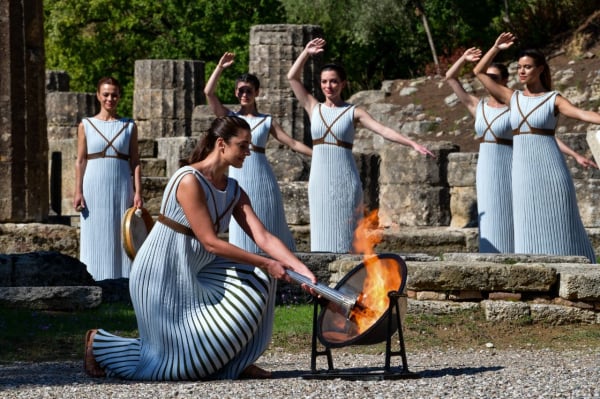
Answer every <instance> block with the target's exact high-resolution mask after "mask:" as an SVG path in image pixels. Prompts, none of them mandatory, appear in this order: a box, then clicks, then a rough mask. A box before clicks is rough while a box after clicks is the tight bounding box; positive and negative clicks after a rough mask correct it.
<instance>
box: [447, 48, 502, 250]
mask: <svg viewBox="0 0 600 399" xmlns="http://www.w3.org/2000/svg"><path fill="white" fill-rule="evenodd" d="M480 58H481V50H479V49H478V48H475V47H472V48H469V49H467V50H466V51H465V52H464V54H463V55H462V56H461V57H460V58H459V59H458V60H457V61H456V62H455V63H454V64H453V65H452V67H450V69H448V72H446V82H447V83H448V85H449V86H450V87H451V88H452V90H454V93H455V94H456V96H457V97H458V99H459V100H460V102H461V103H462V104H463V105H464V106H465V107H466V108H467V110H468V111H469V113H470V114H471V115H472V116H473V117H474V118H475V133H476V135H477V138H478V139H479V141H480V144H479V157H478V159H477V173H476V178H475V182H476V187H477V213H478V225H479V252H485V253H494V252H499V253H512V252H514V226H513V209H512V190H511V173H512V172H511V169H512V145H513V142H512V129H511V127H510V112H509V108H508V106H507V105H506V104H504V103H501V102H499V101H498V100H496V99H495V98H494V97H493V96H488V97H486V98H483V99H479V98H477V97H476V96H474V95H472V94H469V93H467V92H466V90H465V89H464V88H463V86H462V84H461V83H460V82H459V80H458V74H459V72H460V70H461V69H462V67H463V66H464V64H465V63H466V62H476V61H479V59H480ZM486 74H487V76H489V77H490V78H491V79H493V80H494V81H495V82H498V83H499V84H501V85H503V86H506V84H507V83H508V68H506V66H505V65H504V64H501V63H493V64H491V65H490V66H489V67H488V68H487V71H486Z"/></svg>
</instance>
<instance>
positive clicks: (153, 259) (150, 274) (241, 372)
mask: <svg viewBox="0 0 600 399" xmlns="http://www.w3.org/2000/svg"><path fill="white" fill-rule="evenodd" d="M250 143H251V134H250V127H249V126H248V124H247V123H246V122H245V121H244V120H243V119H241V118H238V117H235V116H225V117H219V118H217V119H215V120H214V121H213V123H212V125H211V127H210V129H209V131H208V133H207V135H206V136H205V137H204V138H203V140H202V141H201V142H200V143H199V145H198V146H197V147H196V148H195V150H194V152H193V153H192V155H191V157H190V159H189V165H188V166H184V167H182V168H181V169H179V170H178V171H177V172H176V173H175V175H174V176H173V177H172V178H171V179H170V181H169V183H168V184H167V187H166V189H165V194H164V196H163V200H162V206H161V214H160V216H159V218H158V221H159V223H156V224H155V226H154V227H153V229H152V231H151V232H150V234H149V235H148V237H147V239H146V241H145V242H144V244H143V245H142V247H141V248H140V250H139V252H138V253H137V255H136V258H135V261H134V263H133V267H132V272H131V276H130V280H129V290H130V293H131V299H132V302H133V306H134V310H135V314H136V317H137V322H138V329H139V334H140V337H139V338H135V339H134V338H123V337H118V336H115V335H113V334H110V333H108V332H106V331H104V330H102V329H100V330H90V331H88V334H87V337H86V351H85V369H86V371H87V372H88V374H90V375H92V376H104V375H107V376H114V377H121V378H125V379H132V380H197V379H201V378H222V379H232V378H238V377H244V376H246V377H263V378H264V377H269V376H270V373H269V372H267V371H265V370H262V369H260V368H258V367H256V366H254V365H253V363H254V362H255V361H256V360H257V359H258V358H259V357H260V356H261V354H262V353H263V352H264V351H265V350H266V349H267V346H268V344H269V341H270V339H271V332H272V324H273V310H274V303H275V285H276V279H282V280H286V281H289V277H287V274H286V273H285V269H292V270H294V271H296V272H298V273H301V274H303V275H305V276H307V277H309V278H310V279H311V280H312V281H314V282H316V279H315V276H314V275H313V274H312V273H311V271H310V270H309V269H308V268H307V267H306V266H305V265H304V264H303V263H302V262H301V261H300V260H299V259H298V258H296V257H295V256H294V254H293V253H292V252H290V251H289V250H288V248H287V247H286V246H285V245H284V244H283V243H282V242H281V241H280V240H279V239H278V238H277V237H275V236H273V235H272V234H270V233H269V232H268V231H267V230H266V229H265V228H264V226H263V225H262V223H261V222H260V221H259V219H258V218H257V217H256V215H255V213H254V211H253V210H252V207H251V205H250V201H249V200H248V197H247V195H246V193H245V192H244V191H243V190H242V189H241V188H240V187H239V186H238V184H237V182H236V181H235V180H233V179H231V178H228V177H227V176H226V171H227V169H228V168H229V166H233V167H237V168H239V167H241V166H242V164H243V162H244V158H246V156H248V155H250ZM232 215H233V217H234V218H235V220H236V221H237V222H238V223H239V225H240V226H241V227H242V228H243V229H244V230H245V231H246V233H247V234H248V235H249V236H250V237H252V239H253V240H254V241H255V242H256V243H257V245H258V246H259V247H260V248H261V249H262V250H263V251H265V252H266V253H267V254H269V255H270V256H272V257H273V259H270V258H266V257H263V256H260V255H257V254H253V253H249V252H246V251H244V250H242V249H240V248H238V247H236V246H234V245H231V244H229V243H228V242H227V241H224V240H221V239H219V238H218V236H217V234H218V233H219V232H222V231H225V230H226V229H227V226H228V225H229V220H230V217H231V216H232ZM304 288H305V289H308V288H307V287H304Z"/></svg>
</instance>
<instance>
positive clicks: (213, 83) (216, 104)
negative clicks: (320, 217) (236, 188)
mask: <svg viewBox="0 0 600 399" xmlns="http://www.w3.org/2000/svg"><path fill="white" fill-rule="evenodd" d="M234 58H235V55H234V54H233V53H225V54H223V56H222V57H221V59H220V60H219V63H218V64H217V66H216V67H215V70H214V71H213V73H212V75H211V76H210V78H209V79H208V82H207V83H206V87H205V88H204V94H205V95H206V99H207V101H208V104H209V106H210V108H211V109H212V111H213V113H214V114H215V115H216V116H225V115H236V116H239V117H240V118H243V119H244V120H245V121H246V122H248V124H249V125H250V128H251V131H252V145H251V147H250V151H251V156H250V157H248V159H246V161H245V162H244V166H242V167H241V168H239V169H238V168H230V169H229V176H231V177H232V178H234V179H236V180H237V181H238V182H239V183H240V186H241V187H242V188H243V189H244V191H246V194H248V197H249V198H250V201H251V202H252V206H253V208H254V211H255V212H256V214H257V215H258V218H259V219H260V220H261V221H262V222H263V223H264V225H265V227H266V228H267V230H269V231H270V232H271V233H272V234H274V235H276V236H277V237H279V238H280V239H281V240H282V241H283V242H284V243H285V244H286V245H287V246H288V248H289V249H290V250H291V251H295V250H296V245H295V243H294V238H293V236H292V233H291V232H290V229H289V227H288V224H287V221H286V219H285V211H284V208H283V200H282V197H281V191H280V189H279V185H278V184H277V179H276V177H275V174H274V173H273V170H272V169H271V165H270V164H269V161H268V159H267V157H266V156H265V147H266V145H267V140H268V139H269V134H270V135H272V136H273V137H274V138H275V139H276V140H277V141H279V142H280V143H282V144H285V145H287V146H288V147H290V148H291V149H292V150H294V151H297V152H299V153H301V154H304V155H308V156H311V155H312V149H311V148H310V147H308V146H306V145H305V144H303V143H301V142H299V141H297V140H294V139H293V138H292V137H290V136H289V135H288V134H287V133H286V132H285V131H284V130H283V129H282V128H281V126H280V125H279V124H278V123H277V122H275V121H274V120H273V118H272V117H271V115H265V114H261V113H260V112H258V109H257V106H256V97H258V93H259V90H260V81H259V80H258V78H257V77H256V76H254V75H252V74H249V73H247V74H244V75H242V76H240V77H239V78H238V79H237V81H236V84H235V96H236V98H237V99H238V101H239V103H240V109H239V110H238V111H232V110H230V109H229V108H227V107H225V106H223V104H221V101H220V100H219V98H218V97H217V96H216V94H215V91H216V88H217V83H218V80H219V77H220V76H221V73H222V72H223V70H224V69H226V68H229V67H230V66H231V65H232V64H233V62H234ZM229 242H231V243H232V244H234V245H237V246H238V247H240V248H243V249H245V250H246V251H250V252H255V253H256V252H259V251H260V249H259V248H258V246H257V245H256V244H255V243H254V241H253V240H252V238H251V237H248V235H247V234H246V233H245V232H244V229H242V227H241V226H240V225H239V224H238V223H237V222H236V221H235V220H233V219H232V220H231V224H230V226H229Z"/></svg>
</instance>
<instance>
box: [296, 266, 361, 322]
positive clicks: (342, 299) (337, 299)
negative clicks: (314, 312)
mask: <svg viewBox="0 0 600 399" xmlns="http://www.w3.org/2000/svg"><path fill="white" fill-rule="evenodd" d="M285 272H286V273H287V274H288V276H290V278H291V279H292V281H294V282H296V283H298V284H306V285H307V286H309V287H310V288H312V289H313V290H315V292H316V293H317V294H319V295H321V296H322V297H323V298H325V299H328V300H329V301H331V302H333V303H335V304H337V305H339V306H340V307H342V309H343V310H344V312H346V316H348V315H349V314H350V311H351V310H352V308H353V307H354V305H356V298H350V297H348V296H346V295H344V294H342V293H340V292H338V291H336V290H334V289H333V288H330V287H328V286H326V285H324V284H321V283H313V282H312V281H311V280H310V279H309V278H308V277H306V276H304V275H303V274H300V273H297V272H295V271H293V270H289V269H286V271H285Z"/></svg>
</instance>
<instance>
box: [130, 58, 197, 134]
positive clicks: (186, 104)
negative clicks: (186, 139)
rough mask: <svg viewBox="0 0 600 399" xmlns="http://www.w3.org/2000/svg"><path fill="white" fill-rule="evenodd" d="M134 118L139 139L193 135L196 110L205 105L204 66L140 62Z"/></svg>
mask: <svg viewBox="0 0 600 399" xmlns="http://www.w3.org/2000/svg"><path fill="white" fill-rule="evenodd" d="M134 75H135V83H134V96H133V118H134V119H135V121H136V123H137V125H138V135H139V137H140V138H142V139H145V138H152V139H154V138H159V137H179V136H190V135H191V132H192V130H191V119H192V114H193V112H194V107H196V106H197V105H199V104H203V103H204V102H205V101H204V93H203V89H204V62H203V61H189V60H137V61H136V62H135V71H134Z"/></svg>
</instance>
